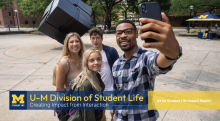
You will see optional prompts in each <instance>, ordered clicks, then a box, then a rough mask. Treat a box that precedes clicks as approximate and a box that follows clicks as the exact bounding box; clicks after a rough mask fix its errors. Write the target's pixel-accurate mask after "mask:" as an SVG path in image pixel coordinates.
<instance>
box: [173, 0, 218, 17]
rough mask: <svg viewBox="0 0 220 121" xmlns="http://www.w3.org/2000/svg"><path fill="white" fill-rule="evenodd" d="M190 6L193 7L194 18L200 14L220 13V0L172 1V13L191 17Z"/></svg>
mask: <svg viewBox="0 0 220 121" xmlns="http://www.w3.org/2000/svg"><path fill="white" fill-rule="evenodd" d="M190 6H193V7H194V8H193V10H192V12H193V16H196V14H197V13H198V12H210V13H219V12H220V0H172V1H171V8H170V13H171V14H173V15H175V16H178V15H184V14H185V15H189V14H190V8H189V7H190Z"/></svg>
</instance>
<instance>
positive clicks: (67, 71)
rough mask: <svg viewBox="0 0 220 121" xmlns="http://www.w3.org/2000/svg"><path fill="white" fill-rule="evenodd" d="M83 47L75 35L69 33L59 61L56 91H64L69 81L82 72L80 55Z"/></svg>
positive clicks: (83, 49)
mask: <svg viewBox="0 0 220 121" xmlns="http://www.w3.org/2000/svg"><path fill="white" fill-rule="evenodd" d="M84 51H85V45H84V43H83V41H82V39H81V38H80V36H79V35H78V34H77V33H75V32H74V33H72V32H71V33H69V34H67V35H66V38H65V40H64V47H63V54H62V57H61V59H60V61H59V65H58V71H57V78H56V90H57V91H64V90H65V88H66V87H68V85H69V83H70V82H71V80H73V79H74V78H76V76H77V75H78V74H79V73H80V72H81V71H82V55H83V53H84Z"/></svg>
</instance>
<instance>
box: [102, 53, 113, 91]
mask: <svg viewBox="0 0 220 121" xmlns="http://www.w3.org/2000/svg"><path fill="white" fill-rule="evenodd" d="M101 55H102V67H101V70H100V71H98V73H99V74H100V75H101V78H102V81H103V83H104V84H105V90H104V91H113V82H114V80H113V76H112V72H111V68H110V66H109V63H108V59H107V57H106V53H105V51H104V50H102V51H101Z"/></svg>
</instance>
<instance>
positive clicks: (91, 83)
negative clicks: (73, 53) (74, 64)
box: [68, 48, 105, 121]
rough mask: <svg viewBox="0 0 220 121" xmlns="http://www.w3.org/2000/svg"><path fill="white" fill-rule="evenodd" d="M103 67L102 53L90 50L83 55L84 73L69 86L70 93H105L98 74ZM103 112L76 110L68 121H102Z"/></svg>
mask: <svg viewBox="0 0 220 121" xmlns="http://www.w3.org/2000/svg"><path fill="white" fill-rule="evenodd" d="M101 66H102V56H101V53H100V52H99V51H98V50H96V49H94V48H90V49H88V50H86V51H85V52H84V54H83V61H82V72H81V73H80V74H79V75H78V76H77V77H76V78H75V79H74V80H73V81H71V82H70V84H69V87H68V89H69V88H70V89H69V91H72V90H73V91H103V90H104V88H105V85H104V83H103V82H102V79H101V76H100V75H99V73H97V72H98V71H99V70H100V69H101ZM102 116H103V110H76V112H74V113H73V114H72V115H71V116H70V117H69V119H68V121H101V119H102Z"/></svg>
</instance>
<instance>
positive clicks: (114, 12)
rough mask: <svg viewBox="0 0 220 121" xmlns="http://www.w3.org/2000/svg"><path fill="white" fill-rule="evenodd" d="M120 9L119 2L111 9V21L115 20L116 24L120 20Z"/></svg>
mask: <svg viewBox="0 0 220 121" xmlns="http://www.w3.org/2000/svg"><path fill="white" fill-rule="evenodd" d="M119 10H120V5H119V4H117V5H115V6H114V7H113V9H112V11H111V21H113V23H114V24H116V23H118V22H119V19H120V18H119Z"/></svg>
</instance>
